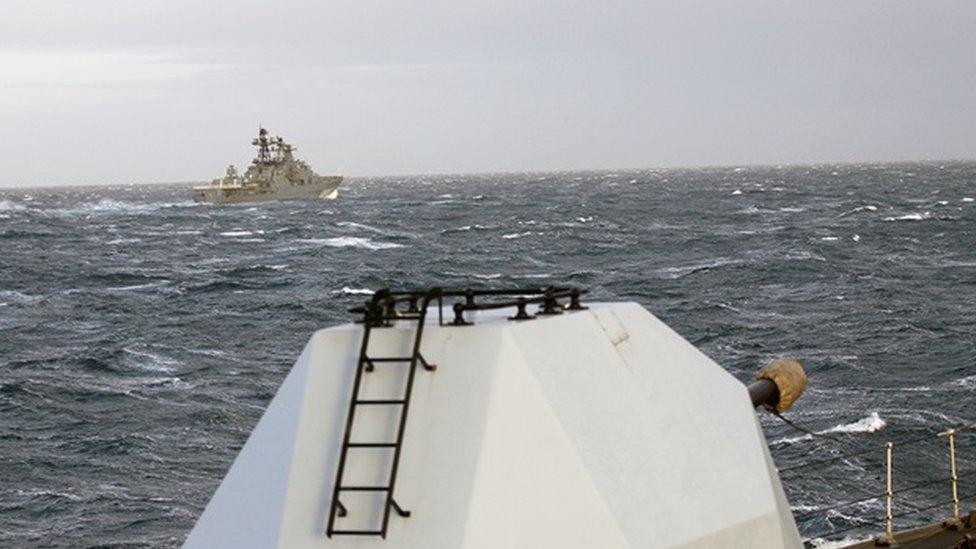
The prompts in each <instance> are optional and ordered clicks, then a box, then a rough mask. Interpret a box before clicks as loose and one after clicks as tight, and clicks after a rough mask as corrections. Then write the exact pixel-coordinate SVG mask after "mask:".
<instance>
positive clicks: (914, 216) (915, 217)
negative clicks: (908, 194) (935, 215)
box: [884, 212, 932, 221]
mask: <svg viewBox="0 0 976 549" xmlns="http://www.w3.org/2000/svg"><path fill="white" fill-rule="evenodd" d="M931 217H932V213H931V212H925V213H910V214H905V215H899V216H897V217H886V218H884V220H885V221H924V220H926V219H929V218H931Z"/></svg>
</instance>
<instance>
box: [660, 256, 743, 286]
mask: <svg viewBox="0 0 976 549" xmlns="http://www.w3.org/2000/svg"><path fill="white" fill-rule="evenodd" d="M741 263H744V261H743V260H741V259H728V258H724V257H720V258H718V259H716V260H714V261H706V262H703V263H695V264H692V265H685V266H683V267H664V268H663V269H658V270H657V271H656V272H657V273H658V274H659V275H661V278H667V279H670V280H674V279H678V278H683V277H685V276H688V275H690V274H694V273H698V272H703V271H710V270H712V269H717V268H721V267H728V266H732V265H739V264H741Z"/></svg>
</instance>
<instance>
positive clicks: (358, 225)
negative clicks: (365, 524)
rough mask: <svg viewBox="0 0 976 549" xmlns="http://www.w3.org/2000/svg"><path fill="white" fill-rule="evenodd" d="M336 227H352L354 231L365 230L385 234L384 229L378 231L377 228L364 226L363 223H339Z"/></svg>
mask: <svg viewBox="0 0 976 549" xmlns="http://www.w3.org/2000/svg"><path fill="white" fill-rule="evenodd" d="M336 225H338V226H340V227H352V228H354V229H363V230H367V231H372V232H374V233H378V234H385V233H384V232H383V230H382V229H377V228H376V227H371V226H369V225H364V224H362V223H356V222H355V221H339V222H338V223H336Z"/></svg>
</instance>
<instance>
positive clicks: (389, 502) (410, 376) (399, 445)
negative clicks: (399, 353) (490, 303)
mask: <svg viewBox="0 0 976 549" xmlns="http://www.w3.org/2000/svg"><path fill="white" fill-rule="evenodd" d="M439 295H440V289H439V288H435V289H431V290H430V291H429V292H427V294H426V295H425V296H424V301H423V305H422V306H421V307H420V318H419V319H418V320H417V333H416V335H415V336H414V340H413V353H411V360H410V371H409V372H408V373H407V386H406V390H405V392H404V395H403V407H402V408H401V410H400V426H399V428H398V429H397V440H396V446H395V448H394V450H393V464H392V465H391V466H390V483H389V486H390V490H389V491H388V492H387V493H386V505H385V506H384V509H383V525H382V527H381V529H380V532H381V534H380V535H381V536H382V537H383V538H386V530H387V526H388V525H389V522H390V509H391V508H394V507H396V509H397V512H398V513H400V514H403V512H402V510H401V509H400V506H399V505H397V503H396V501H394V499H393V496H394V494H393V491H394V489H395V486H396V479H397V470H398V469H399V466H400V454H401V451H402V450H403V435H404V432H405V431H406V425H407V413H408V412H409V411H410V395H411V393H412V392H413V380H414V376H415V374H416V373H417V362H418V359H419V357H420V343H421V338H423V335H424V323H425V321H426V319H427V308H428V306H429V305H430V301H431V299H433V298H434V297H436V296H439Z"/></svg>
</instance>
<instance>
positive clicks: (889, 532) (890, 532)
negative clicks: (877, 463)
mask: <svg viewBox="0 0 976 549" xmlns="http://www.w3.org/2000/svg"><path fill="white" fill-rule="evenodd" d="M893 446H894V445H893V444H892V443H890V442H887V443H885V453H886V454H887V456H886V457H887V462H888V490H887V491H886V492H885V495H886V496H887V499H888V505H887V512H886V513H885V537H884V541H885V543H886V544H888V545H892V544H894V543H895V533H894V528H893V526H894V525H893V524H892V523H893V521H894V517H892V514H891V509H892V506H893V504H894V497H895V494H894V492H893V491H892V490H891V450H892V447H893Z"/></svg>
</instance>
